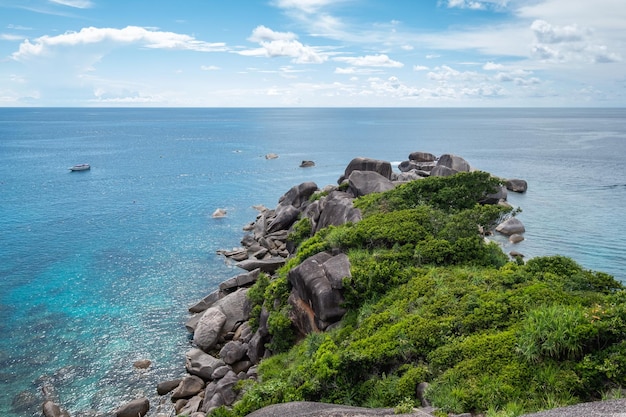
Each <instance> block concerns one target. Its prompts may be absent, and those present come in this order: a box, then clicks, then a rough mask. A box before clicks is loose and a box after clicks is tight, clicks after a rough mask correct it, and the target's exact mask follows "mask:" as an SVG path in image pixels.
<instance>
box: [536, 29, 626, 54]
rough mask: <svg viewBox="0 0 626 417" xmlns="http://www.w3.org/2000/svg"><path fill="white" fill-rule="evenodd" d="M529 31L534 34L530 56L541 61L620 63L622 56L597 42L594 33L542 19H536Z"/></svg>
mask: <svg viewBox="0 0 626 417" xmlns="http://www.w3.org/2000/svg"><path fill="white" fill-rule="evenodd" d="M530 29H531V30H532V32H533V33H534V35H535V39H536V42H535V44H534V45H533V54H534V55H535V56H536V57H538V58H539V59H541V60H543V61H548V62H570V61H587V62H593V63H610V62H619V61H621V56H620V55H619V54H617V53H615V52H612V51H609V49H608V48H607V47H606V46H605V45H602V44H598V43H596V40H595V39H594V37H593V31H591V30H590V29H585V28H580V27H578V26H577V25H567V26H558V25H552V24H550V23H548V22H546V21H545V20H535V21H534V22H533V23H532V25H531V27H530Z"/></svg>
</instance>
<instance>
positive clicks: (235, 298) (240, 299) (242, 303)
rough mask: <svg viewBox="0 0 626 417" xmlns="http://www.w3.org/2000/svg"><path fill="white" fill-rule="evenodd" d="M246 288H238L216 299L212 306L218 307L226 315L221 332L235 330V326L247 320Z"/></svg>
mask: <svg viewBox="0 0 626 417" xmlns="http://www.w3.org/2000/svg"><path fill="white" fill-rule="evenodd" d="M247 293H248V288H240V289H238V290H237V291H235V292H232V293H230V294H228V295H226V296H225V297H224V298H221V299H220V300H219V301H217V302H216V303H215V304H214V305H213V307H212V308H218V309H220V310H221V312H222V313H224V315H225V316H226V321H225V322H224V324H223V326H222V333H228V332H232V331H234V330H235V328H236V326H237V325H238V324H240V323H243V322H244V321H246V320H248V318H249V317H248V310H249V309H248V308H247V305H248V297H247V296H246V294H247Z"/></svg>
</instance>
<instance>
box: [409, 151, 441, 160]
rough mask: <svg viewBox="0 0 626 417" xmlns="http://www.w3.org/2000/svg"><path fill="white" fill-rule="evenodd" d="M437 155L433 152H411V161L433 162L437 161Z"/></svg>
mask: <svg viewBox="0 0 626 417" xmlns="http://www.w3.org/2000/svg"><path fill="white" fill-rule="evenodd" d="M436 160H437V157H436V156H435V155H433V154H432V153H428V152H411V153H410V154H409V161H415V162H433V161H436Z"/></svg>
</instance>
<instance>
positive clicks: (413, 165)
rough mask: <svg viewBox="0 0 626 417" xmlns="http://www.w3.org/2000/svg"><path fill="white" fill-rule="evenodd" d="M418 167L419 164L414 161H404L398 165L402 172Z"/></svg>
mask: <svg viewBox="0 0 626 417" xmlns="http://www.w3.org/2000/svg"><path fill="white" fill-rule="evenodd" d="M418 167H419V165H417V164H416V163H415V162H414V161H402V162H400V164H399V165H398V169H399V170H400V172H409V171H413V170H416V169H419V168H418Z"/></svg>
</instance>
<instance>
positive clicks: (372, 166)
mask: <svg viewBox="0 0 626 417" xmlns="http://www.w3.org/2000/svg"><path fill="white" fill-rule="evenodd" d="M352 171H374V172H378V173H379V174H380V175H382V176H383V177H385V178H387V179H388V180H389V179H391V172H392V169H391V163H389V162H387V161H381V160H378V159H372V158H362V157H359V158H354V159H353V160H352V161H350V163H349V164H348V166H347V167H346V170H345V171H344V174H343V177H342V178H340V180H339V183H341V182H343V180H344V179H346V178H349V177H350V174H351V173H352Z"/></svg>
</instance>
